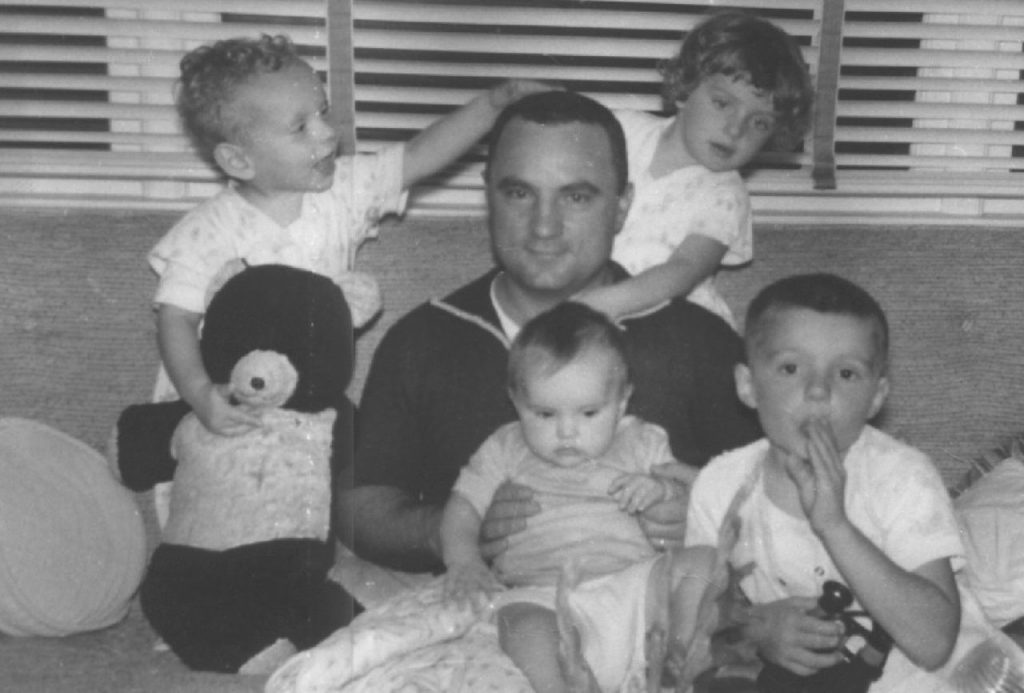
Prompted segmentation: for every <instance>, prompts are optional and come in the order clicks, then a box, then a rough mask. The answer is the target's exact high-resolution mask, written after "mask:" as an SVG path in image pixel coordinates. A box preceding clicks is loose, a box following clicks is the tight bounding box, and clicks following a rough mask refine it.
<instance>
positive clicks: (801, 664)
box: [744, 597, 843, 676]
mask: <svg viewBox="0 0 1024 693" xmlns="http://www.w3.org/2000/svg"><path fill="white" fill-rule="evenodd" d="M817 604H818V602H817V600H816V599H814V598H812V597H790V598H789V599H780V600H779V601H776V602H770V603H767V604H759V605H757V606H754V607H751V609H750V622H749V623H748V624H747V626H746V627H745V628H744V635H745V636H746V637H747V638H749V639H751V640H752V641H753V642H754V643H755V644H756V645H757V649H758V652H759V654H760V655H761V657H762V658H764V659H765V660H767V661H769V662H773V663H774V664H778V665H779V666H781V667H783V668H785V669H789V670H790V671H792V672H794V673H796V674H799V675H800V676H808V675H810V674H813V673H814V672H816V671H818V670H819V669H824V668H825V667H830V666H832V665H833V664H838V663H839V662H840V661H841V660H842V655H841V654H840V653H839V652H838V651H837V649H836V648H838V647H839V644H840V642H841V641H842V636H843V625H842V624H841V623H839V622H838V621H831V620H826V619H823V618H819V617H817V616H815V615H813V613H811V612H812V611H813V610H814V609H815V608H816V607H817ZM816 650H825V652H820V651H816Z"/></svg>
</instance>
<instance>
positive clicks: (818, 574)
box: [686, 426, 985, 693]
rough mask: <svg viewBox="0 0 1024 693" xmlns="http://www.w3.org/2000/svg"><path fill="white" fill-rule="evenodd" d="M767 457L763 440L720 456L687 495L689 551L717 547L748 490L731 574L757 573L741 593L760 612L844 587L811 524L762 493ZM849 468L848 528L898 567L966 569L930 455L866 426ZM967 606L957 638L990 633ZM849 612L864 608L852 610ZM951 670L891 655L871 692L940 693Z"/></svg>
mask: <svg viewBox="0 0 1024 693" xmlns="http://www.w3.org/2000/svg"><path fill="white" fill-rule="evenodd" d="M768 450H769V443H768V441H767V440H766V439H762V440H759V441H756V442H754V443H751V444H749V445H747V446H745V447H742V448H739V449H737V450H733V451H730V452H727V453H725V454H723V455H720V456H718V457H716V458H715V459H713V460H712V461H711V462H709V463H708V465H707V466H706V467H705V468H704V469H702V470H701V472H700V474H699V475H698V477H697V481H696V482H695V484H694V487H693V491H692V493H691V495H690V507H689V510H688V514H687V527H686V545H687V546H693V545H709V544H710V545H716V544H717V543H718V539H717V538H718V527H719V525H720V524H721V522H722V519H723V518H724V516H725V513H726V511H727V509H728V507H729V504H730V503H731V501H732V499H733V497H734V496H735V494H736V493H737V492H738V491H739V490H740V489H742V488H744V487H745V486H746V485H747V484H752V489H751V493H750V497H749V498H748V499H747V500H746V502H745V503H744V504H743V505H742V506H741V509H740V512H739V516H740V537H739V541H738V542H737V545H736V547H735V549H734V550H733V554H732V556H731V558H730V563H731V564H732V565H733V566H734V567H740V566H745V565H750V566H751V567H752V568H753V570H752V572H751V574H750V575H748V576H747V577H746V578H744V579H743V580H742V581H741V583H740V584H741V587H742V588H743V591H744V593H745V594H746V595H747V597H749V598H750V600H751V601H752V602H754V603H755V604H761V603H767V602H772V601H777V600H779V599H784V598H786V597H793V596H799V597H817V596H819V595H820V594H821V591H822V586H823V584H824V582H825V581H826V580H838V581H840V582H844V583H845V582H846V581H845V580H844V579H843V577H842V575H841V574H840V572H839V570H838V569H837V568H836V566H835V564H834V563H833V562H832V560H831V558H830V557H829V555H828V552H827V551H826V550H825V547H824V546H823V545H822V544H821V542H820V541H819V540H818V539H817V537H816V536H815V535H814V533H813V531H812V530H811V528H810V524H809V523H808V522H807V521H806V520H805V519H802V518H796V517H793V516H792V515H789V514H788V513H786V512H785V511H783V510H781V509H780V508H778V507H777V506H775V505H774V504H773V503H772V502H771V501H770V500H769V499H768V497H767V496H766V495H765V493H764V487H763V481H762V477H761V468H762V466H763V463H764V459H765V456H766V455H767V454H768ZM844 465H845V467H846V472H847V480H846V511H847V513H848V515H849V517H850V520H851V521H852V522H853V524H854V525H855V526H856V527H857V528H858V529H859V530H860V531H861V532H863V533H864V535H865V536H866V537H867V538H868V539H869V540H870V541H871V542H872V543H874V544H875V546H877V547H879V549H881V550H882V552H883V553H885V554H886V555H887V556H888V557H889V558H891V559H892V560H893V561H894V562H895V563H896V564H897V565H898V566H900V567H901V568H903V569H904V570H908V571H912V570H915V569H916V568H918V567H919V566H921V565H922V564H924V563H926V562H929V561H932V560H936V559H940V558H949V559H950V560H951V563H952V566H953V569H954V570H959V569H960V568H961V567H962V566H963V564H964V554H965V552H964V547H963V543H962V541H961V538H960V534H959V529H958V527H957V522H956V517H955V515H954V513H953V507H952V503H951V501H950V498H949V494H948V493H947V491H946V489H945V487H944V485H943V483H942V479H941V477H940V476H939V473H938V471H937V470H936V469H935V467H934V465H933V464H932V462H931V460H930V459H929V458H928V457H927V456H926V455H925V454H924V453H922V452H920V451H919V450H916V449H915V448H912V447H911V446H909V445H906V444H904V443H902V442H900V441H898V440H896V439H895V438H892V437H891V436H889V435H887V434H885V433H883V432H882V431H879V430H877V429H875V428H872V427H870V426H867V427H865V429H864V431H863V432H862V434H861V436H860V437H859V438H858V440H857V442H856V443H854V445H853V446H852V447H851V448H850V451H849V452H848V453H847V456H846V460H845V462H844ZM961 592H962V594H963V590H961ZM961 601H962V612H963V616H962V619H961V621H962V625H961V633H963V632H964V631H965V629H970V630H971V631H972V632H974V633H980V632H985V628H984V624H983V623H982V624H979V623H978V622H977V619H976V618H975V612H976V611H977V610H976V609H975V608H974V604H973V597H972V596H971V595H969V594H963V596H962V598H961ZM851 608H854V609H860V608H861V607H860V606H859V604H857V603H856V602H855V603H854V604H853V606H852V607H851ZM961 640H964V638H963V637H961ZM964 644H966V643H964ZM960 649H962V648H961V647H958V651H959V650H960ZM949 668H951V665H950V666H949V667H946V668H944V669H943V671H942V672H940V673H935V674H933V673H928V672H924V671H923V670H920V669H918V668H917V667H916V666H915V665H913V664H912V663H911V662H910V661H909V660H908V659H907V658H906V656H905V655H903V653H902V652H900V651H898V650H897V649H894V650H893V652H892V653H891V654H890V656H889V660H888V662H887V663H886V666H885V670H884V673H883V676H882V678H881V679H880V680H879V681H878V682H876V683H875V684H874V685H872V687H871V691H872V693H875V692H876V691H907V692H908V693H909V691H929V692H931V691H937V690H944V688H943V687H944V686H945V682H944V681H943V678H944V677H948V669H949ZM911 681H914V682H915V683H914V684H911Z"/></svg>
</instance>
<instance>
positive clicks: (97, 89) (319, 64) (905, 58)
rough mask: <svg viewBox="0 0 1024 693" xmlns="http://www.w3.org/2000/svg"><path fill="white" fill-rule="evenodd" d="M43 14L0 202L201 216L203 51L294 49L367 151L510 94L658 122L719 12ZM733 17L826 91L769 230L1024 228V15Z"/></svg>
mask: <svg viewBox="0 0 1024 693" xmlns="http://www.w3.org/2000/svg"><path fill="white" fill-rule="evenodd" d="M44 2H45V4H43V2H39V3H33V4H28V3H20V4H14V3H11V2H9V1H8V0H0V201H2V200H6V201H15V202H18V201H23V202H30V203H39V202H41V203H46V202H48V201H51V200H54V201H55V200H60V201H70V202H72V203H82V204H112V203H116V204H134V205H150V206H155V205H173V206H188V205H190V204H193V203H194V201H195V200H196V199H198V198H202V197H205V196H207V195H208V194H210V193H211V192H212V190H214V189H215V186H216V179H215V176H214V174H213V173H212V172H211V171H209V170H208V169H206V167H205V166H203V165H202V164H201V163H199V162H198V160H196V159H195V157H193V156H192V155H191V154H190V153H189V151H188V148H187V144H186V143H185V140H184V138H183V137H182V136H181V134H180V132H179V131H178V126H177V120H176V117H175V115H174V112H173V107H172V105H171V104H172V84H173V80H174V78H175V77H176V75H177V62H178V60H179V59H180V56H181V54H182V52H183V51H184V50H187V49H188V48H191V47H193V46H195V45H198V44H200V43H203V42H207V41H211V40H215V39H218V38H224V37H228V36H235V35H239V34H246V33H248V34H253V33H257V32H259V31H266V32H268V33H279V32H283V33H288V34H290V35H291V36H292V37H293V39H294V40H295V41H296V43H298V44H299V45H300V46H301V47H302V50H303V51H304V53H305V54H306V56H307V57H308V58H309V60H310V62H311V63H312V64H313V65H314V66H315V67H316V68H317V69H319V70H323V71H329V73H330V83H331V87H332V88H331V91H332V100H333V101H334V106H335V110H336V113H337V115H338V116H339V118H341V119H342V120H343V121H345V127H346V128H349V129H350V130H351V131H353V132H354V133H355V134H357V135H358V147H359V148H360V149H363V150H372V149H375V148H377V147H379V146H380V145H381V144H382V143H384V142H389V141H397V140H404V139H407V138H408V137H409V136H411V135H412V133H414V132H415V131H417V130H419V129H420V128H422V127H423V126H425V125H426V124H427V123H428V122H430V121H431V120H432V119H433V118H436V117H437V116H439V115H441V114H443V113H445V112H447V111H448V110H450V109H452V108H454V107H456V106H457V105H458V104H461V103H463V102H464V101H466V100H468V99H469V98H470V97H471V96H472V95H473V94H474V93H476V92H477V91H479V90H480V89H483V88H486V87H488V86H490V85H491V84H494V83H495V82H496V81H498V80H500V79H503V78H507V77H513V76H527V77H533V78H539V79H547V80H551V81H555V82H559V83H561V84H563V85H565V86H567V87H569V88H572V89H577V90H579V91H582V92H584V93H587V94H589V95H591V96H594V97H595V98H597V99H599V100H601V101H602V102H604V103H606V104H607V105H609V106H611V107H613V108H637V109H642V110H649V111H652V112H657V111H658V110H659V109H660V108H661V103H660V99H659V97H658V90H659V82H660V76H659V74H658V72H657V69H656V68H657V65H658V63H659V61H660V60H662V59H664V58H666V57H668V56H669V55H670V54H671V53H672V52H673V51H674V50H675V49H676V47H677V46H678V43H679V40H680V38H681V36H682V35H683V34H684V33H685V32H686V31H687V30H689V29H690V28H691V27H692V26H693V25H694V24H695V23H696V22H697V21H699V20H700V19H701V18H702V16H704V14H705V13H706V12H708V11H710V10H713V9H716V8H718V7H721V5H720V4H719V3H718V2H717V1H712V0H690V1H688V2H678V1H669V0H662V1H660V2H658V1H643V2H641V1H639V0H488V1H486V2H483V1H481V0H354V2H351V3H350V2H348V1H347V0H316V1H313V0H175V2H174V3H168V4H169V5H173V8H174V9H163V8H159V5H158V4H157V3H153V2H151V1H148V0H106V1H100V2H98V1H97V0H44ZM736 5H738V6H741V7H744V8H747V9H750V10H751V11H753V12H756V13H758V14H760V15H762V16H765V17H767V18H769V19H771V20H773V21H775V22H776V23H778V24H779V25H781V26H782V27H783V28H785V29H786V30H787V31H788V32H790V33H791V34H793V35H794V36H796V37H797V39H798V41H799V42H800V44H801V47H802V49H803V52H804V56H805V58H806V60H807V62H808V64H809V66H810V68H811V71H812V74H813V75H814V77H815V79H816V81H817V86H818V101H817V104H816V122H815V130H814V132H813V133H811V134H810V135H809V136H808V138H807V139H806V140H805V142H804V143H803V146H802V147H801V148H800V149H799V150H798V151H795V152H766V153H764V154H763V155H762V156H760V157H759V158H758V160H757V162H756V166H755V167H754V169H753V171H752V173H751V175H750V177H749V184H750V188H751V190H752V193H753V195H754V204H755V210H756V213H757V214H758V216H759V217H760V218H763V219H769V218H770V219H776V220H787V219H797V220H810V221H821V222H830V221H837V220H839V221H849V220H864V221H868V222H872V221H875V222H878V223H888V222H890V221H893V220H896V221H902V222H907V221H910V222H922V223H923V222H930V223H936V222H937V223H943V222H949V223H962V222H963V223H967V222H974V223H995V224H1004V225H1016V226H1024V194H1022V191H1024V183H1022V181H1024V178H1022V175H1024V97H1022V92H1024V87H1022V86H1021V85H1022V81H1021V75H1022V71H1024V52H1022V39H1024V2H1021V1H1020V0H972V2H970V3H964V2H962V1H953V0H903V1H902V2H900V3H892V2H890V1H888V0H886V1H884V2H883V1H882V0H740V1H739V2H737V3H736ZM155 6H156V7H155ZM328 37H329V38H328ZM328 49H330V50H328ZM353 92H354V98H353V97H352V96H351V95H352V94H353ZM349 144H350V145H351V144H352V140H351V138H350V139H349ZM481 155H482V148H477V149H476V150H475V151H474V152H473V153H472V154H470V155H469V156H468V157H466V158H465V160H464V161H462V162H460V163H459V164H458V165H456V166H453V167H452V168H451V169H449V170H448V171H446V172H445V173H444V174H443V175H440V176H437V177H435V178H434V179H432V180H430V181H428V182H427V184H426V185H423V186H421V187H420V188H419V189H418V191H417V194H416V195H415V196H414V202H415V204H414V206H413V208H412V212H413V213H452V212H467V213H480V212H481V211H482V204H483V197H482V190H481V178H480V171H481Z"/></svg>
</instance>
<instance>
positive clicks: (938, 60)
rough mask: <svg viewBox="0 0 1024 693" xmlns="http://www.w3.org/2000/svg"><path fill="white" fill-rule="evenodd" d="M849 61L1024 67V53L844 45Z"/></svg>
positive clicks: (845, 59)
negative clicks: (886, 48)
mask: <svg viewBox="0 0 1024 693" xmlns="http://www.w3.org/2000/svg"><path fill="white" fill-rule="evenodd" d="M843 63H844V64H846V65H869V66H874V67H969V68H989V69H999V70H1024V54H1022V53H1019V52H1015V53H1011V52H1009V51H978V50H926V49H923V48H918V49H914V50H902V49H892V50H886V51H879V50H875V49H871V48H850V47H845V48H843Z"/></svg>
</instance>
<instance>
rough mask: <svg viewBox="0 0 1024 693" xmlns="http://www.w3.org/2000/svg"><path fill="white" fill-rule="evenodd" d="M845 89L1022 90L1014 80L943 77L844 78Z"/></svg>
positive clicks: (843, 85)
mask: <svg viewBox="0 0 1024 693" xmlns="http://www.w3.org/2000/svg"><path fill="white" fill-rule="evenodd" d="M842 88H843V89H848V90H849V89H861V90H872V91H885V90H902V91H917V90H920V91H960V92H965V91H980V92H985V93H992V94H997V93H1006V94H1017V93H1019V92H1020V90H1021V84H1020V81H1019V80H1014V79H955V78H952V77H950V78H943V77H892V76H888V75H886V76H883V77H855V76H849V75H847V76H844V77H843V79H842Z"/></svg>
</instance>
